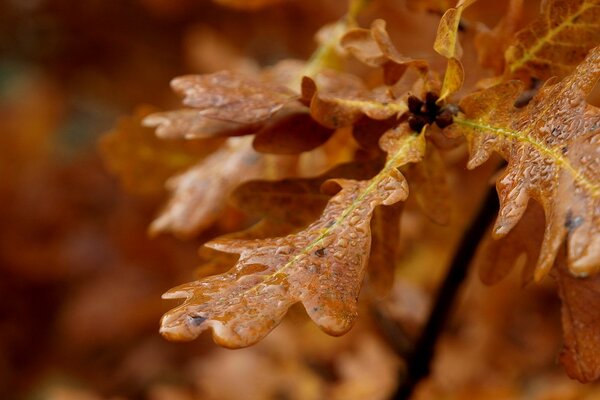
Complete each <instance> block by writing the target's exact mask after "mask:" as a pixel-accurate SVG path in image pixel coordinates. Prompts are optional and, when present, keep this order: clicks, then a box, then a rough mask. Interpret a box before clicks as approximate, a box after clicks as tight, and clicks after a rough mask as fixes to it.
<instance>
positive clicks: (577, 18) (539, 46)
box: [506, 0, 600, 80]
mask: <svg viewBox="0 0 600 400" xmlns="http://www.w3.org/2000/svg"><path fill="white" fill-rule="evenodd" d="M543 4H544V8H543V10H542V15H541V16H540V17H539V18H538V19H537V20H535V21H533V22H532V23H531V24H529V26H528V27H527V28H526V29H524V30H522V31H521V32H519V33H517V35H516V37H515V40H514V42H513V43H512V44H511V46H510V47H509V48H508V49H507V50H506V69H507V71H506V73H507V75H508V77H511V78H512V77H520V78H527V77H535V78H538V79H541V80H546V79H548V78H550V77H551V76H558V77H564V76H566V75H568V74H569V73H571V72H572V71H573V69H574V68H575V67H576V66H577V65H578V64H579V63H580V62H581V61H583V59H584V58H585V56H586V54H587V53H588V51H589V50H590V49H591V48H593V47H595V46H598V45H599V44H600V1H598V0H574V1H571V0H568V1H567V0H548V1H545V2H543Z"/></svg>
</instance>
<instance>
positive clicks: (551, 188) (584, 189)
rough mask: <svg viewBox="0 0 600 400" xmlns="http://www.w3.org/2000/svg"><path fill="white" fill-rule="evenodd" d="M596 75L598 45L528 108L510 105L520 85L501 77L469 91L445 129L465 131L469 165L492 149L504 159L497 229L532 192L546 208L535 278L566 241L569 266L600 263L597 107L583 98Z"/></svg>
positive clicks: (499, 231)
mask: <svg viewBox="0 0 600 400" xmlns="http://www.w3.org/2000/svg"><path fill="white" fill-rule="evenodd" d="M599 77H600V48H595V49H594V50H592V51H591V52H590V55H589V56H588V57H587V58H586V60H585V61H584V62H583V63H582V64H580V65H579V66H578V67H577V68H576V69H575V71H574V72H573V73H572V74H571V75H569V76H567V77H566V78H565V79H563V80H562V81H560V82H558V83H556V82H549V83H547V84H546V85H545V86H544V87H543V88H542V89H541V90H540V91H539V93H538V94H537V95H536V96H535V97H534V98H533V99H532V100H531V102H530V103H529V104H528V105H527V106H526V107H523V108H520V109H517V108H515V107H514V106H513V105H512V102H513V101H514V99H516V98H517V96H518V94H519V93H520V92H521V91H522V85H521V84H520V83H519V82H518V81H512V82H508V83H504V84H501V85H498V86H495V87H493V88H490V89H487V90H484V91H482V92H479V93H475V94H473V95H471V96H468V97H466V98H465V99H464V100H463V101H462V102H461V108H462V109H463V110H464V111H465V116H464V117H457V118H455V123H454V124H453V125H452V126H451V127H449V128H448V131H449V132H450V133H452V132H453V133H454V134H464V135H465V136H466V137H467V141H468V143H469V148H470V152H471V158H470V160H469V164H468V166H469V168H474V167H476V166H478V165H480V164H482V163H483V162H485V161H486V160H487V159H488V158H489V156H490V154H491V153H492V151H494V150H495V151H498V152H499V153H500V154H501V155H502V156H503V157H504V158H505V159H506V160H507V161H508V167H507V169H506V171H505V172H504V174H503V175H502V176H501V177H500V178H499V179H498V182H497V189H498V193H499V197H500V202H501V206H500V212H499V216H498V219H497V221H496V224H495V227H494V234H495V235H496V236H498V237H499V236H504V235H506V234H507V233H508V232H509V231H510V230H511V229H512V228H513V227H514V226H515V224H516V223H517V222H518V221H519V220H520V218H521V216H522V215H523V213H524V212H525V209H526V208H527V203H528V200H529V198H530V197H533V198H534V199H535V200H537V201H538V202H539V203H540V204H541V205H542V207H543V208H544V212H545V215H546V230H545V234H544V241H543V244H542V250H541V254H540V258H539V260H538V266H537V270H536V274H535V275H536V279H537V280H539V279H541V278H542V277H543V276H544V275H545V274H546V273H547V272H548V270H549V269H550V268H551V267H552V264H553V262H554V259H555V257H556V254H557V252H558V250H559V248H560V246H561V244H562V243H563V241H564V240H566V241H567V243H568V265H569V270H570V271H571V273H573V274H575V275H580V276H584V275H588V274H592V273H595V272H597V271H598V270H600V231H599V229H600V214H599V213H598V210H599V209H600V175H599V173H600V159H599V158H598V151H599V150H598V149H599V146H600V141H599V139H600V134H599V133H600V131H599V129H600V110H598V109H597V108H595V107H593V106H591V105H589V104H587V103H586V101H585V99H586V96H587V95H588V94H589V93H590V91H591V90H592V89H593V87H594V84H595V83H596V81H597V80H598V78H599Z"/></svg>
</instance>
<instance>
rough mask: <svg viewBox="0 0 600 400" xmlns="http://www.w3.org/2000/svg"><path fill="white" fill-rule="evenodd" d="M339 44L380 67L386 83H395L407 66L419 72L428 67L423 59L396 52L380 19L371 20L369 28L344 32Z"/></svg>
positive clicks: (359, 57)
mask: <svg viewBox="0 0 600 400" xmlns="http://www.w3.org/2000/svg"><path fill="white" fill-rule="evenodd" d="M340 44H341V46H342V47H343V48H344V49H345V50H347V51H348V52H349V53H351V54H352V55H354V57H356V58H357V59H358V60H360V61H361V62H363V63H364V64H366V65H368V66H370V67H375V68H382V69H383V80H384V82H385V84H386V85H393V84H394V83H396V82H397V81H398V79H400V78H401V77H402V75H404V72H405V71H406V69H407V68H408V67H414V68H415V69H417V70H418V71H420V72H421V73H426V72H427V70H428V68H429V65H428V64H427V62H426V61H425V60H418V59H412V58H410V57H406V56H403V55H402V54H400V52H398V50H397V49H396V47H395V46H394V44H393V43H392V40H391V39H390V37H389V35H388V33H387V31H386V29H385V21H384V20H382V19H377V20H375V21H373V23H372V24H371V29H363V28H355V29H352V30H350V31H348V32H346V34H345V35H344V36H343V37H342V39H341V41H340Z"/></svg>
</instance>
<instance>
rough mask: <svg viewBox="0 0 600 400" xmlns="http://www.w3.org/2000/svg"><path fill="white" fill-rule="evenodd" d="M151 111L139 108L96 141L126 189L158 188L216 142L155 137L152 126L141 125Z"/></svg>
mask: <svg viewBox="0 0 600 400" xmlns="http://www.w3.org/2000/svg"><path fill="white" fill-rule="evenodd" d="M153 111H154V109H152V108H150V107H141V108H139V109H138V110H137V111H136V112H135V114H134V115H133V116H131V117H125V118H122V119H121V120H120V121H119V122H118V124H117V127H116V128H115V129H114V130H113V131H111V132H109V133H108V134H106V135H105V136H103V137H102V139H101V140H100V151H101V153H102V155H103V157H104V161H105V163H106V165H107V167H108V168H109V169H110V170H111V171H112V172H113V173H115V174H116V175H117V176H119V178H120V179H121V181H122V182H123V185H124V186H125V187H126V188H127V189H128V190H130V191H132V192H135V193H140V194H150V193H157V192H160V191H162V190H163V186H164V183H165V181H166V180H167V179H168V178H169V177H170V176H171V175H173V174H174V173H176V172H179V171H181V170H183V169H185V168H187V167H189V166H191V165H193V164H195V163H197V162H198V160H200V159H201V158H202V157H203V156H205V155H206V154H207V152H208V151H210V150H211V149H212V148H214V147H215V144H216V143H213V144H212V145H211V144H209V143H206V142H205V143H203V144H202V145H201V144H199V143H189V142H186V141H183V140H168V141H164V140H159V139H157V138H156V137H155V136H154V132H153V131H152V129H148V128H144V127H142V125H141V121H142V120H143V119H144V118H145V117H146V116H147V115H149V114H150V113H152V112H153Z"/></svg>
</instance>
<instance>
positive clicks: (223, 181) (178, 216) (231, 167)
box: [150, 137, 265, 237]
mask: <svg viewBox="0 0 600 400" xmlns="http://www.w3.org/2000/svg"><path fill="white" fill-rule="evenodd" d="M264 167H265V159H264V156H262V155H260V154H259V153H257V152H255V151H254V150H253V149H252V145H251V138H250V137H243V138H229V139H227V142H226V143H225V145H224V146H223V147H221V148H220V149H218V150H217V151H215V152H214V153H212V154H211V155H209V156H208V157H206V158H205V159H204V160H202V161H201V162H199V163H198V164H197V165H195V166H193V167H192V168H190V169H188V170H186V171H185V172H183V173H181V174H179V175H176V176H173V177H171V178H170V179H169V180H168V181H167V184H166V186H167V189H168V190H169V191H171V192H172V195H171V198H170V199H169V201H168V203H167V204H166V206H165V207H164V209H163V211H162V212H161V213H160V215H159V216H158V217H157V218H156V219H155V220H154V221H153V222H152V224H151V226H150V233H152V234H158V233H160V232H167V231H170V232H173V233H175V234H176V235H178V236H181V237H191V236H193V235H194V234H196V233H198V232H200V231H202V230H203V229H205V228H207V227H208V226H209V225H211V224H212V223H214V222H215V221H216V220H217V219H218V218H219V216H220V215H221V211H222V210H223V208H224V207H225V206H226V204H227V203H226V202H225V199H226V198H227V196H228V195H229V194H230V193H231V192H232V191H233V189H235V187H236V186H238V185H239V184H241V183H243V182H246V181H249V180H252V179H255V178H258V177H260V176H261V173H262V171H263V169H264ZM240 171H244V173H240Z"/></svg>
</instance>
